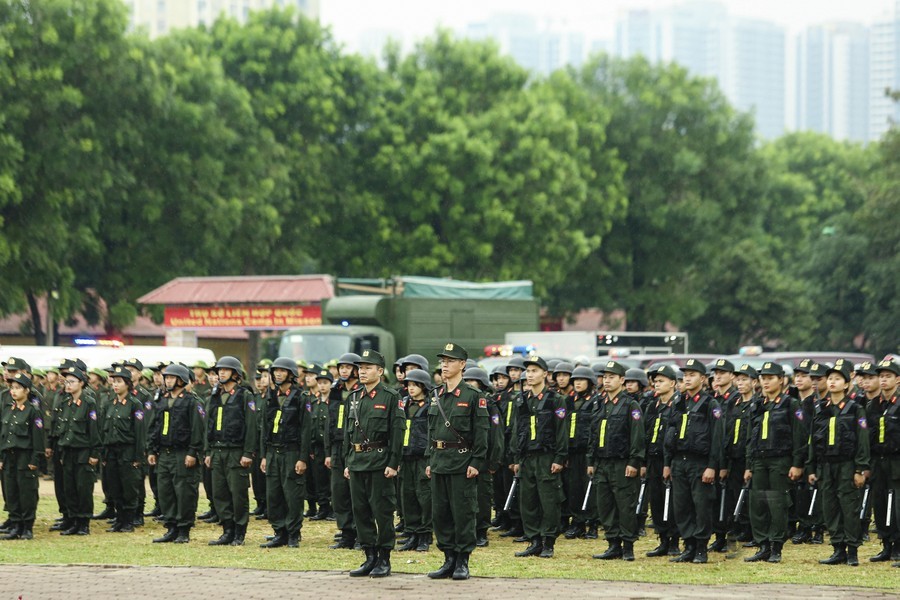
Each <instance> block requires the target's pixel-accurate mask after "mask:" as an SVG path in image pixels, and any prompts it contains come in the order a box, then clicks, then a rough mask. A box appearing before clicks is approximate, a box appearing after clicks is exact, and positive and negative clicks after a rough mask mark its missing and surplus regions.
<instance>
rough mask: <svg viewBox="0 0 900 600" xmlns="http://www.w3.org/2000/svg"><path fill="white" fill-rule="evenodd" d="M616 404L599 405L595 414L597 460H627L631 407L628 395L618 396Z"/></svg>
mask: <svg viewBox="0 0 900 600" xmlns="http://www.w3.org/2000/svg"><path fill="white" fill-rule="evenodd" d="M617 398H618V402H616V403H615V404H613V401H612V400H607V401H606V402H603V403H600V404H598V406H597V412H596V418H597V422H596V429H595V431H594V434H595V435H596V437H595V440H596V442H597V443H596V446H595V451H594V452H595V454H594V455H595V456H596V457H597V458H606V459H613V458H628V454H629V451H630V446H631V424H630V423H629V421H630V420H631V407H632V406H634V405H633V404H631V403H630V402H629V400H630V399H631V397H630V395H629V394H619V395H618V396H617Z"/></svg>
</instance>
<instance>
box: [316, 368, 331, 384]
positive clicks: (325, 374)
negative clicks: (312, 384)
mask: <svg viewBox="0 0 900 600" xmlns="http://www.w3.org/2000/svg"><path fill="white" fill-rule="evenodd" d="M316 379H327V380H328V381H331V382H334V375H332V374H331V371H329V370H328V369H326V368H325V367H322V368H321V369H319V371H318V372H317V373H316Z"/></svg>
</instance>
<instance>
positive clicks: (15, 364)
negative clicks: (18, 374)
mask: <svg viewBox="0 0 900 600" xmlns="http://www.w3.org/2000/svg"><path fill="white" fill-rule="evenodd" d="M2 364H3V366H4V367H6V370H7V371H25V372H26V373H31V365H29V364H28V363H27V362H25V361H24V360H22V359H21V358H16V357H15V356H13V357H12V358H10V359H9V360H8V361H6V362H5V363H2Z"/></svg>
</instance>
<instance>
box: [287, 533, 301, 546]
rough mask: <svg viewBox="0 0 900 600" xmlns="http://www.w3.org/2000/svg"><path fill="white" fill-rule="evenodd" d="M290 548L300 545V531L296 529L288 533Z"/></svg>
mask: <svg viewBox="0 0 900 600" xmlns="http://www.w3.org/2000/svg"><path fill="white" fill-rule="evenodd" d="M287 547H288V548H299V547H300V532H299V531H295V532H294V533H290V534H288V542H287Z"/></svg>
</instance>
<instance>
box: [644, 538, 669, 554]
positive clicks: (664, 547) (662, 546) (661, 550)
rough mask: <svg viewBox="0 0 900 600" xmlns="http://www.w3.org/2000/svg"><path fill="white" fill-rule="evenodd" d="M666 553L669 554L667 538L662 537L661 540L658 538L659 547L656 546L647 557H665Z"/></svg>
mask: <svg viewBox="0 0 900 600" xmlns="http://www.w3.org/2000/svg"><path fill="white" fill-rule="evenodd" d="M668 553H669V536H666V535H664V536H662V537H661V538H659V546H657V547H656V548H654V549H653V550H651V551H650V552H648V553H647V556H649V557H651V558H652V557H654V556H665V555H667V554H668Z"/></svg>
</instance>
